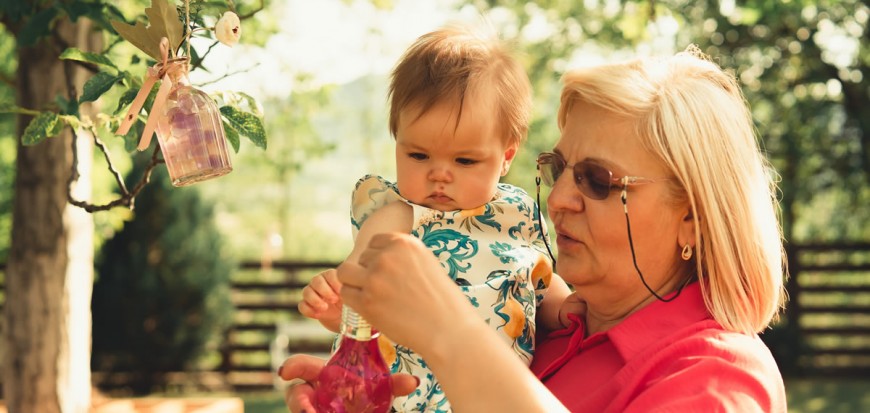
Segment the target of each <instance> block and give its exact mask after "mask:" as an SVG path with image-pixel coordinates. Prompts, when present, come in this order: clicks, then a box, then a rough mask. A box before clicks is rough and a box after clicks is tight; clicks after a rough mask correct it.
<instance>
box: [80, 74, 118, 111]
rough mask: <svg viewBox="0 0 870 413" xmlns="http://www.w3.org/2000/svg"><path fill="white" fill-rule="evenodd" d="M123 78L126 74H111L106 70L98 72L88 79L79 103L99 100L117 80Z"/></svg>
mask: <svg viewBox="0 0 870 413" xmlns="http://www.w3.org/2000/svg"><path fill="white" fill-rule="evenodd" d="M123 78H124V76H121V75H111V74H108V73H106V72H100V73H97V74H96V75H94V77H92V78H90V79H88V81H87V83H85V87H84V89H83V90H82V97H81V99H79V103H84V102H93V101H95V100H97V98H99V97H100V96H102V95H103V93H106V92H108V91H109V89H111V88H112V86H114V85H115V82H117V81H119V80H121V79H123Z"/></svg>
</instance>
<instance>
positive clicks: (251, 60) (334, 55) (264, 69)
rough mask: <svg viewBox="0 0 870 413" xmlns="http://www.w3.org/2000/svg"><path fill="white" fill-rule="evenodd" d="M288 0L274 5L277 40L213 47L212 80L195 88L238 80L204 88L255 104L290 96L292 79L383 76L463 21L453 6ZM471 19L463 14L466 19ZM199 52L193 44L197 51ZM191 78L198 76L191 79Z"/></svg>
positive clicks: (444, 2)
mask: <svg viewBox="0 0 870 413" xmlns="http://www.w3.org/2000/svg"><path fill="white" fill-rule="evenodd" d="M347 3H348V2H344V1H342V0H317V1H311V0H286V1H285V2H283V3H281V2H277V1H276V2H273V3H272V4H271V5H270V9H269V12H273V13H280V14H281V16H283V17H282V18H281V19H280V32H279V33H278V34H276V35H274V36H272V37H271V38H270V39H269V40H268V41H267V43H266V45H265V47H264V48H260V47H252V46H246V45H245V44H244V41H245V25H244V22H243V24H242V38H241V40H240V43H239V44H237V45H236V46H235V47H233V48H229V47H226V46H224V45H218V46H215V47H214V48H213V49H212V51H211V52H210V55H209V58H208V61H209V68H210V69H211V70H212V73H211V74H208V73H204V72H202V71H200V73H193V74H192V76H193V79H191V80H193V81H194V83H198V82H203V81H207V80H210V79H214V77H215V76H223V75H225V74H227V73H237V72H241V73H238V74H235V75H232V76H229V77H227V78H225V79H222V80H220V81H219V82H217V83H215V84H213V85H209V86H208V87H209V88H214V89H234V90H245V91H246V92H247V93H249V94H251V95H252V96H254V97H255V98H258V99H261V98H264V97H268V96H288V95H289V94H290V93H291V91H292V90H293V89H294V87H300V85H295V84H294V75H295V74H299V73H307V74H311V75H312V76H314V79H313V83H314V84H329V83H334V84H341V83H346V82H349V81H352V80H354V79H356V78H358V77H360V76H363V75H366V74H370V73H386V72H388V71H389V70H390V69H391V68H392V66H393V65H394V64H395V62H396V60H398V58H399V56H400V55H401V53H402V51H404V49H405V48H406V47H407V46H408V45H410V44H411V43H412V42H413V41H414V39H416V38H417V37H418V36H420V35H422V34H423V33H425V32H428V31H431V30H432V29H434V28H436V27H438V26H440V25H442V24H444V23H446V22H448V21H452V20H456V19H459V18H461V17H460V15H459V14H457V12H455V11H453V10H452V8H451V7H450V5H451V4H452V3H453V0H435V1H419V0H395V1H394V5H393V8H392V9H389V10H380V9H377V8H375V7H374V6H373V5H372V4H370V2H364V1H355V2H349V3H351V4H347ZM468 14H470V13H465V15H466V17H465V18H469V17H468V16H467V15H468ZM195 45H196V44H195ZM194 75H195V76H194Z"/></svg>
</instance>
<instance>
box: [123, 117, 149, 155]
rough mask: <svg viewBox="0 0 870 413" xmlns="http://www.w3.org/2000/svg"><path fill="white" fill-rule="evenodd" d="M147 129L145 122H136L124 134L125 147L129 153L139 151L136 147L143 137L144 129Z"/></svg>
mask: <svg viewBox="0 0 870 413" xmlns="http://www.w3.org/2000/svg"><path fill="white" fill-rule="evenodd" d="M144 129H145V123H144V122H136V123H134V124H133V126H131V127H130V130H129V131H127V134H126V135H124V149H125V150H126V151H127V152H129V153H134V152H137V149H136V147H137V146H139V139H140V138H141V137H142V131H143V130H144Z"/></svg>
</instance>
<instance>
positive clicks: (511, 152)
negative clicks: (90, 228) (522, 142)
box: [504, 142, 519, 162]
mask: <svg viewBox="0 0 870 413" xmlns="http://www.w3.org/2000/svg"><path fill="white" fill-rule="evenodd" d="M517 149H519V145H518V144H517V143H516V142H514V143H511V144H510V145H508V147H507V148H506V149H505V151H504V160H505V161H507V162H511V161H513V160H514V157H515V156H517Z"/></svg>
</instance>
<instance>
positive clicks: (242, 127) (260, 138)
mask: <svg viewBox="0 0 870 413" xmlns="http://www.w3.org/2000/svg"><path fill="white" fill-rule="evenodd" d="M220 110H221V114H222V115H224V119H226V120H227V122H228V123H229V124H230V126H232V127H233V128H235V129H236V130H237V131H238V132H239V134H240V135H244V136H245V137H247V138H248V139H250V140H251V142H253V143H254V145H257V146H259V147H260V148H263V149H266V128H265V127H264V126H263V120H262V119H260V118H259V117H257V116H256V115H254V114H253V113H250V112H243V111H241V110H239V109H238V108H237V107H235V106H221V109H220Z"/></svg>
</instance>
